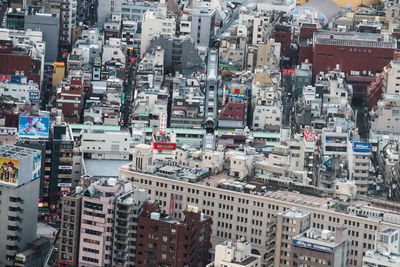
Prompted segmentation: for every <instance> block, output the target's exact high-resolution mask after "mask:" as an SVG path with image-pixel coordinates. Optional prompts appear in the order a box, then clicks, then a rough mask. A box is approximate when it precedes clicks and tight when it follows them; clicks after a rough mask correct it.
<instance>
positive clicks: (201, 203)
mask: <svg viewBox="0 0 400 267" xmlns="http://www.w3.org/2000/svg"><path fill="white" fill-rule="evenodd" d="M150 163H151V155H148V156H147V157H145V156H144V155H143V154H142V155H140V157H134V158H133V163H132V164H129V165H125V166H122V167H121V168H120V180H122V181H130V182H131V183H132V184H133V185H134V186H137V187H139V188H144V189H146V190H148V193H149V197H150V199H152V200H157V201H159V203H160V208H161V210H162V211H163V212H168V211H169V208H170V205H171V203H170V201H171V199H172V197H173V199H174V204H173V207H174V213H176V215H177V217H181V216H182V212H183V211H184V210H185V209H186V207H187V206H188V205H196V206H198V207H199V209H200V210H201V211H202V212H203V213H204V214H205V215H208V216H211V217H212V219H213V225H212V239H211V241H212V244H213V245H214V246H216V245H217V244H219V243H221V242H224V241H225V240H227V239H236V240H237V239H239V238H241V237H242V236H244V237H246V240H249V241H250V243H251V244H252V248H253V252H254V253H257V254H260V255H261V259H262V261H264V260H266V259H267V258H268V255H269V254H268V247H267V246H268V244H269V242H270V240H269V239H268V238H269V237H270V236H271V235H269V234H268V233H270V231H271V224H270V223H271V222H272V221H273V220H274V218H275V217H276V216H277V215H278V213H282V212H284V211H286V210H288V209H292V208H295V209H297V210H303V211H305V212H309V213H310V227H313V228H318V229H322V230H324V229H327V230H332V229H333V228H336V227H340V226H344V227H346V228H347V229H348V234H349V236H350V238H351V240H352V242H351V243H350V244H349V248H350V249H351V250H352V251H353V252H352V253H351V254H350V255H348V259H349V261H348V266H360V264H361V262H362V257H363V252H366V251H367V250H368V249H371V247H373V245H374V240H373V239H374V238H373V236H374V235H375V231H376V230H377V229H378V228H380V227H391V228H394V229H400V214H399V213H396V212H389V211H386V210H384V211H380V212H379V213H374V214H371V215H370V216H359V215H357V214H356V213H353V212H348V211H347V210H343V209H337V208H336V207H337V204H335V203H334V201H332V200H328V199H326V198H318V197H312V196H309V195H303V194H299V193H294V192H288V191H285V192H279V191H278V192H266V193H263V192H259V193H257V194H249V193H245V192H237V191H231V190H226V189H221V188H217V187H214V186H207V185H204V184H200V183H188V182H183V181H179V180H174V179H168V178H164V177H160V176H156V175H152V174H149V173H150V171H147V173H142V172H138V171H135V170H136V169H140V168H141V169H142V170H143V168H144V167H145V166H149V165H150ZM138 165H139V166H138ZM139 167H140V168H139ZM148 169H149V168H148ZM222 174H223V173H221V175H222ZM215 178H217V177H215ZM215 178H214V177H211V178H210V179H215ZM340 204H342V205H344V206H346V205H349V203H347V202H346V203H340ZM341 210H342V211H341ZM382 214H384V216H382ZM389 214H390V216H389Z"/></svg>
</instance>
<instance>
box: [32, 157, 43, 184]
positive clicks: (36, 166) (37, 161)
mask: <svg viewBox="0 0 400 267" xmlns="http://www.w3.org/2000/svg"><path fill="white" fill-rule="evenodd" d="M40 154H41V153H40V152H38V153H36V154H35V155H34V156H33V160H32V163H33V164H32V179H33V180H35V179H37V178H40V168H41V167H42V160H41V156H40Z"/></svg>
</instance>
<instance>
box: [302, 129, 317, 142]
mask: <svg viewBox="0 0 400 267" xmlns="http://www.w3.org/2000/svg"><path fill="white" fill-rule="evenodd" d="M315 137H316V135H315V132H314V129H309V130H307V127H305V128H304V139H306V141H307V142H314V141H315Z"/></svg>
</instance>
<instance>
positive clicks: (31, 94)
mask: <svg viewBox="0 0 400 267" xmlns="http://www.w3.org/2000/svg"><path fill="white" fill-rule="evenodd" d="M39 100H40V94H39V92H38V91H30V92H29V101H31V102H37V101H39Z"/></svg>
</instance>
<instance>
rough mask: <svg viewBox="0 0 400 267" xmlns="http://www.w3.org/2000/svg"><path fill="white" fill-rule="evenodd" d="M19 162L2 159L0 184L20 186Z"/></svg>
mask: <svg viewBox="0 0 400 267" xmlns="http://www.w3.org/2000/svg"><path fill="white" fill-rule="evenodd" d="M18 170H19V160H16V159H10V158H4V157H0V183H2V184H9V185H17V184H18Z"/></svg>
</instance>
